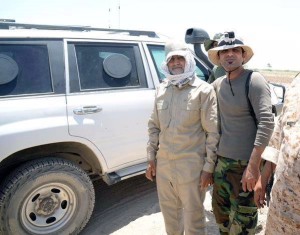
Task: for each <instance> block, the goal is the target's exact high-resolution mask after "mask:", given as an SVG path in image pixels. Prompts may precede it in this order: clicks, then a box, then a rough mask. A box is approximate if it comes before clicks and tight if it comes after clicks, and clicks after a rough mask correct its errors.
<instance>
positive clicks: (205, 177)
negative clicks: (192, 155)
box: [200, 171, 214, 189]
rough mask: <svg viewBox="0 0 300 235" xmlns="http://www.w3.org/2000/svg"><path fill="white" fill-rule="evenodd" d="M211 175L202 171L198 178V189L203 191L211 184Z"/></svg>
mask: <svg viewBox="0 0 300 235" xmlns="http://www.w3.org/2000/svg"><path fill="white" fill-rule="evenodd" d="M213 182H214V181H213V174H212V173H208V172H206V171H202V172H201V176H200V188H201V189H205V188H207V187H208V186H210V185H212V184H213Z"/></svg>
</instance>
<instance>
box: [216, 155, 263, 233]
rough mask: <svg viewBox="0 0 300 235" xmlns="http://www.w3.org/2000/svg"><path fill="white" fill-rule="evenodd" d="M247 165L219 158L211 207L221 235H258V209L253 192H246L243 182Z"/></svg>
mask: <svg viewBox="0 0 300 235" xmlns="http://www.w3.org/2000/svg"><path fill="white" fill-rule="evenodd" d="M247 163H248V162H247V161H241V160H233V159H229V158H225V157H220V156H218V161H217V165H216V168H215V172H214V186H213V196H212V207H213V212H214V215H215V217H216V222H217V224H218V226H219V230H220V234H230V235H238V234H239V235H243V234H255V227H256V225H257V207H256V206H255V203H254V199H253V196H254V194H253V192H244V191H243V189H242V184H241V179H242V176H243V172H244V170H245V168H246V166H247Z"/></svg>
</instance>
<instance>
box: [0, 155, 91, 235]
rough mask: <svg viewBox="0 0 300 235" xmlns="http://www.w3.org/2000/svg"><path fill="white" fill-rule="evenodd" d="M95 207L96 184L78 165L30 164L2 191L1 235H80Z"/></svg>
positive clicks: (45, 161)
mask: <svg viewBox="0 0 300 235" xmlns="http://www.w3.org/2000/svg"><path fill="white" fill-rule="evenodd" d="M94 203H95V193H94V187H93V184H92V182H91V180H90V178H89V176H88V175H87V174H86V173H85V172H84V171H83V170H81V169H80V168H79V167H77V166H76V165H75V164H74V163H72V162H70V161H67V160H64V159H57V158H47V159H41V160H35V161H32V162H28V163H26V164H24V165H22V166H21V167H19V168H18V169H16V170H15V171H14V172H13V173H12V174H11V175H10V176H8V178H7V179H6V180H5V182H4V184H2V186H1V187H0V216H1V223H0V234H2V233H3V234H47V235H49V234H78V233H79V231H81V230H82V229H83V227H84V226H85V225H86V223H87V222H88V220H89V218H90V216H91V214H92V211H93V208H94Z"/></svg>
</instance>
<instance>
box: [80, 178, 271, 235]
mask: <svg viewBox="0 0 300 235" xmlns="http://www.w3.org/2000/svg"><path fill="white" fill-rule="evenodd" d="M94 186H95V191H96V205H95V210H94V212H93V215H92V218H91V219H90V221H89V223H88V225H87V226H86V228H85V229H84V230H83V231H82V232H81V233H80V234H81V235H109V234H111V235H166V233H165V228H164V221H163V217H162V214H161V212H160V208H159V204H158V198H157V192H156V185H155V183H152V182H150V181H148V180H146V179H145V177H144V176H143V175H141V176H136V177H134V178H132V179H128V180H125V181H123V182H120V183H117V184H115V185H112V186H107V185H105V184H104V183H103V182H102V181H96V182H95V183H94ZM204 206H205V215H206V226H207V230H208V235H217V234H219V232H218V228H217V226H216V223H215V219H214V216H213V213H212V208H211V192H210V190H208V192H207V193H206V199H205V202H204ZM267 212H268V209H267V208H265V209H262V210H260V211H259V226H258V229H257V230H258V231H257V234H260V235H263V234H264V228H265V222H266V217H267Z"/></svg>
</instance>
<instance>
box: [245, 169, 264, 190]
mask: <svg viewBox="0 0 300 235" xmlns="http://www.w3.org/2000/svg"><path fill="white" fill-rule="evenodd" d="M259 175H260V172H259V167H258V166H257V165H252V164H248V166H247V167H246V169H245V171H244V173H243V177H242V180H241V182H242V187H243V191H244V192H247V191H249V192H252V190H254V187H255V184H256V182H257V180H258V178H259Z"/></svg>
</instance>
